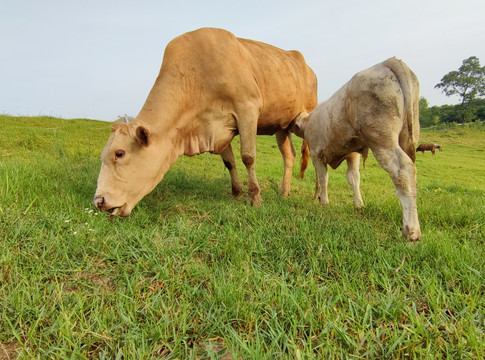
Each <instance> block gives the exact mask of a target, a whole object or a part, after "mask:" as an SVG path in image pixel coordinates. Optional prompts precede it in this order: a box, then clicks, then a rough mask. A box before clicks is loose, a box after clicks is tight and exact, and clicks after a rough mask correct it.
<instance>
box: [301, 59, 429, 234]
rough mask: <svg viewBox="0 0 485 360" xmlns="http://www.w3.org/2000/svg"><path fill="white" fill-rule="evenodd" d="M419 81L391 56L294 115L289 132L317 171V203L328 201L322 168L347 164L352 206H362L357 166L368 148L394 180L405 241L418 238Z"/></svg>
mask: <svg viewBox="0 0 485 360" xmlns="http://www.w3.org/2000/svg"><path fill="white" fill-rule="evenodd" d="M418 98H419V83H418V79H417V78H416V76H415V75H414V73H413V72H412V71H411V70H410V69H409V68H408V67H407V66H406V64H404V63H403V62H402V61H400V60H397V59H396V58H391V59H388V60H386V61H384V62H383V63H380V64H377V65H375V66H373V67H371V68H369V69H367V70H364V71H362V72H359V73H358V74H356V75H355V76H354V77H353V78H352V79H351V80H350V81H349V82H348V83H346V84H345V85H344V86H343V87H342V88H340V90H338V91H337V92H336V93H335V94H334V95H333V96H332V97H331V98H330V99H329V100H327V101H325V102H323V103H321V104H319V105H318V106H317V107H316V108H315V110H313V112H312V113H311V114H310V115H308V114H300V116H299V117H297V119H296V120H295V122H294V125H293V127H292V131H293V132H295V133H296V134H297V135H299V136H303V138H304V139H305V140H306V141H307V143H308V145H309V147H310V156H311V158H312V160H313V164H314V166H315V169H316V172H317V192H318V191H319V190H318V188H319V186H318V184H320V187H321V192H320V196H319V197H320V202H321V203H322V204H327V203H328V195H327V183H328V173H327V164H329V165H330V166H331V167H332V168H333V169H335V168H337V167H338V166H339V165H340V163H342V162H343V161H344V160H346V161H347V181H348V182H349V184H350V185H351V186H352V189H353V191H354V201H353V202H354V206H355V207H356V208H361V207H363V206H364V202H363V201H362V196H361V194H360V174H359V162H360V154H363V155H364V161H365V158H366V156H367V153H368V150H369V148H370V149H371V150H372V152H373V153H374V156H375V158H376V160H377V161H378V162H379V164H380V165H381V166H382V167H383V168H384V169H385V170H386V171H387V172H388V173H389V175H390V177H391V179H392V181H393V182H394V185H395V188H396V192H397V195H398V197H399V200H400V203H401V207H402V212H403V231H402V234H403V236H404V237H405V238H408V239H410V240H413V241H415V240H418V239H419V237H420V235H421V230H420V226H419V221H418V212H417V205H416V196H417V195H416V168H415V166H414V160H415V157H416V153H415V148H416V143H417V141H418V138H419V104H418Z"/></svg>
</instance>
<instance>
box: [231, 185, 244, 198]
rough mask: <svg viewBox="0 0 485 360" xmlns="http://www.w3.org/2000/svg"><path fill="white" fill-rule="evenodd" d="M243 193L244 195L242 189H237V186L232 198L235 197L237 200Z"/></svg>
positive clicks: (233, 188)
mask: <svg viewBox="0 0 485 360" xmlns="http://www.w3.org/2000/svg"><path fill="white" fill-rule="evenodd" d="M242 193H243V189H242V187H237V186H233V187H232V196H234V197H235V198H238V197H240V196H241V195H242Z"/></svg>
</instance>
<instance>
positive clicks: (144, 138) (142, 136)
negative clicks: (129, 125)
mask: <svg viewBox="0 0 485 360" xmlns="http://www.w3.org/2000/svg"><path fill="white" fill-rule="evenodd" d="M136 137H137V139H138V141H139V142H140V145H141V146H148V145H150V132H149V131H148V129H147V128H145V127H143V126H138V127H137V128H136Z"/></svg>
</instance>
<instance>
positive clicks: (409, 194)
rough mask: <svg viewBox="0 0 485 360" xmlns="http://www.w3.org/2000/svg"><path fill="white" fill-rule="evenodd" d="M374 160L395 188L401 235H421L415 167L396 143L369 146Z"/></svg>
mask: <svg viewBox="0 0 485 360" xmlns="http://www.w3.org/2000/svg"><path fill="white" fill-rule="evenodd" d="M371 149H372V152H373V153H374V156H375V158H376V160H377V161H378V162H379V164H380V165H381V166H382V167H383V168H384V170H386V171H387V172H388V173H389V175H390V177H391V179H392V181H393V182H394V186H395V188H396V192H397V196H398V197H399V201H400V203H401V207H402V214H403V231H402V235H403V237H405V238H408V239H410V240H413V241H415V240H418V239H419V237H420V236H421V230H420V227H419V220H418V210H417V205H416V197H417V194H416V167H415V166H414V164H413V162H412V160H411V159H410V158H409V156H407V155H406V153H405V152H404V151H403V150H402V149H401V148H400V147H399V146H398V145H397V144H396V146H395V147H393V148H390V149H389V148H386V149H382V148H380V149H375V148H371Z"/></svg>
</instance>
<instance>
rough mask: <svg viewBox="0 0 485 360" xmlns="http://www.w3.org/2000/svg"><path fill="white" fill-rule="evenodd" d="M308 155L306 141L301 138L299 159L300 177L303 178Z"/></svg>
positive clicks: (308, 150)
mask: <svg viewBox="0 0 485 360" xmlns="http://www.w3.org/2000/svg"><path fill="white" fill-rule="evenodd" d="M309 156H310V149H309V147H308V143H307V142H306V140H305V139H303V143H302V144H301V159H300V177H301V178H302V179H303V178H304V177H305V170H306V168H307V167H308V157H309Z"/></svg>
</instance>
